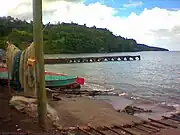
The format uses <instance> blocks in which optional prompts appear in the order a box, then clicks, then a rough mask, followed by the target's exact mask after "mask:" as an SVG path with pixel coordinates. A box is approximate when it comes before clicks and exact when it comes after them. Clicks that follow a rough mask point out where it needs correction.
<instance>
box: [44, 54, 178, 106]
mask: <svg viewBox="0 0 180 135" xmlns="http://www.w3.org/2000/svg"><path fill="white" fill-rule="evenodd" d="M112 55H141V60H140V61H138V60H136V61H117V62H99V63H80V64H79V63H78V64H55V65H46V66H45V68H46V70H47V71H53V72H58V73H66V74H69V75H77V76H80V77H84V78H85V85H84V86H83V87H82V88H83V89H89V90H102V91H103V90H113V91H114V92H119V93H121V94H122V96H126V97H128V98H130V99H132V100H139V101H140V100H143V101H146V100H147V101H150V102H154V103H156V104H160V105H166V106H173V107H174V108H176V109H179V104H180V79H178V78H180V74H178V73H179V72H180V52H171V51H169V52H161V51H156V52H154V51H152V52H134V53H108V54H107V53H106V54H74V55H72V54H71V55H69V54H68V55H66V54H61V55H46V56H45V57H49V58H58V57H59V58H61V57H88V56H112ZM106 99H107V100H108V97H106ZM111 101H112V100H111Z"/></svg>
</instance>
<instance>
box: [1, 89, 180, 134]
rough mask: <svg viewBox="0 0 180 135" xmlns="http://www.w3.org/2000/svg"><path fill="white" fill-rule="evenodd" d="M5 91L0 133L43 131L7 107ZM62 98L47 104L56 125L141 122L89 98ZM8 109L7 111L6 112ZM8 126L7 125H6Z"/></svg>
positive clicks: (109, 105)
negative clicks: (52, 109) (55, 120)
mask: <svg viewBox="0 0 180 135" xmlns="http://www.w3.org/2000/svg"><path fill="white" fill-rule="evenodd" d="M1 90H2V89H1ZM7 92H8V90H7V89H4V93H3V91H1V93H0V94H1V96H0V97H1V98H0V100H1V104H0V105H1V108H3V112H1V113H3V114H1V119H3V118H4V117H6V119H8V118H9V114H10V115H11V117H10V118H11V121H8V122H6V123H3V124H2V127H3V128H2V129H0V132H7V131H10V132H12V131H14V132H20V131H21V132H26V131H28V132H31V133H36V134H39V133H40V132H41V133H43V131H42V130H41V128H40V127H39V125H38V121H37V118H31V117H30V116H28V115H27V114H23V113H21V112H18V111H17V110H15V109H13V108H11V107H10V106H9V100H8V99H7V97H6V99H3V97H5V96H7ZM5 93H6V94H5ZM64 96H65V95H64ZM64 96H62V97H61V96H60V97H61V100H59V101H49V103H50V105H51V107H53V108H55V110H58V115H59V118H60V119H59V120H58V121H59V122H60V125H61V126H62V125H64V126H73V125H80V126H83V125H82V124H85V125H86V124H87V123H90V124H91V125H94V126H98V125H101V124H105V125H109V124H110V125H111V124H113V123H117V124H118V123H119V124H123V123H124V124H125V125H126V124H133V123H132V121H134V122H136V123H139V122H140V123H141V120H142V119H140V118H138V117H136V116H132V115H128V114H126V113H123V112H117V111H115V110H114V109H113V106H112V105H111V104H109V103H106V102H104V101H101V100H99V99H97V100H92V99H89V98H88V97H77V96H76V97H74V98H73V97H66V96H65V97H64ZM2 101H3V102H2ZM121 101H122V99H121V100H120V102H121ZM121 103H122V102H121ZM8 108H9V109H8ZM8 110H9V112H7V111H8ZM9 122H10V123H9ZM78 123H79V124H78ZM140 123H139V124H140ZM9 124H10V125H11V126H9ZM110 125H109V126H110ZM166 127H167V126H166ZM60 129H61V128H60ZM60 129H58V130H56V128H52V127H51V128H50V131H48V132H44V133H43V134H53V133H54V134H57V133H58V132H59V130H60ZM127 129H128V128H127ZM5 130H6V131H5ZM128 130H130V131H131V132H134V133H136V132H142V131H134V130H133V128H132V129H131V128H130V129H128ZM166 130H167V131H169V132H170V133H172V132H175V129H173V131H170V129H169V128H167V129H166ZM163 131H164V130H163ZM177 133H180V130H179V128H178V131H177ZM135 135H136V134H135ZM154 135H156V134H154ZM159 135H164V134H159ZM173 135H178V134H173Z"/></svg>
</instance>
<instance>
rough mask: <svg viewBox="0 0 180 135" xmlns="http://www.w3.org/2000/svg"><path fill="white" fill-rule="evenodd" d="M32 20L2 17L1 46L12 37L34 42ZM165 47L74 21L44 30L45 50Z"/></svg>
mask: <svg viewBox="0 0 180 135" xmlns="http://www.w3.org/2000/svg"><path fill="white" fill-rule="evenodd" d="M32 31H33V27H32V22H30V23H28V22H26V21H22V20H19V19H15V18H12V17H10V16H8V17H0V48H5V41H7V40H9V41H11V42H12V43H14V44H15V45H17V46H18V47H19V48H21V49H22V48H23V46H24V44H25V42H32V38H33V34H32ZM149 50H151V51H152V50H158V51H159V50H161V51H163V50H166V49H162V48H155V47H149V46H146V45H142V44H137V43H136V41H135V40H134V39H127V38H124V37H121V36H115V35H113V33H112V32H111V31H109V30H107V29H102V28H96V27H95V26H94V27H91V28H89V27H86V25H85V24H84V25H78V24H75V23H71V24H67V23H58V24H50V25H49V26H48V27H47V28H46V29H45V31H44V51H45V53H99V52H132V51H149Z"/></svg>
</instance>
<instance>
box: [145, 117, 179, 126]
mask: <svg viewBox="0 0 180 135" xmlns="http://www.w3.org/2000/svg"><path fill="white" fill-rule="evenodd" d="M148 120H150V121H152V122H155V123H159V124H161V125H164V126H167V127H172V128H177V126H174V125H171V124H167V123H164V122H160V121H158V120H154V119H151V118H148Z"/></svg>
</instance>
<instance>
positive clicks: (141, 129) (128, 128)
mask: <svg viewBox="0 0 180 135" xmlns="http://www.w3.org/2000/svg"><path fill="white" fill-rule="evenodd" d="M177 116H178V117H179V115H177ZM170 117H172V116H170ZM161 125H162V126H161ZM169 128H176V126H174V125H171V124H168V121H165V122H164V121H163V122H162V120H153V119H150V118H149V120H147V121H141V122H133V124H126V125H111V126H107V125H102V126H100V127H93V126H92V125H90V124H87V125H84V126H79V125H77V126H75V127H64V128H61V129H60V131H61V133H66V134H67V132H68V134H74V135H79V134H81V133H82V134H86V135H107V134H109V132H111V134H113V135H137V134H139V135H145V134H146V135H150V134H155V133H157V132H160V131H161V130H162V129H169Z"/></svg>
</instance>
